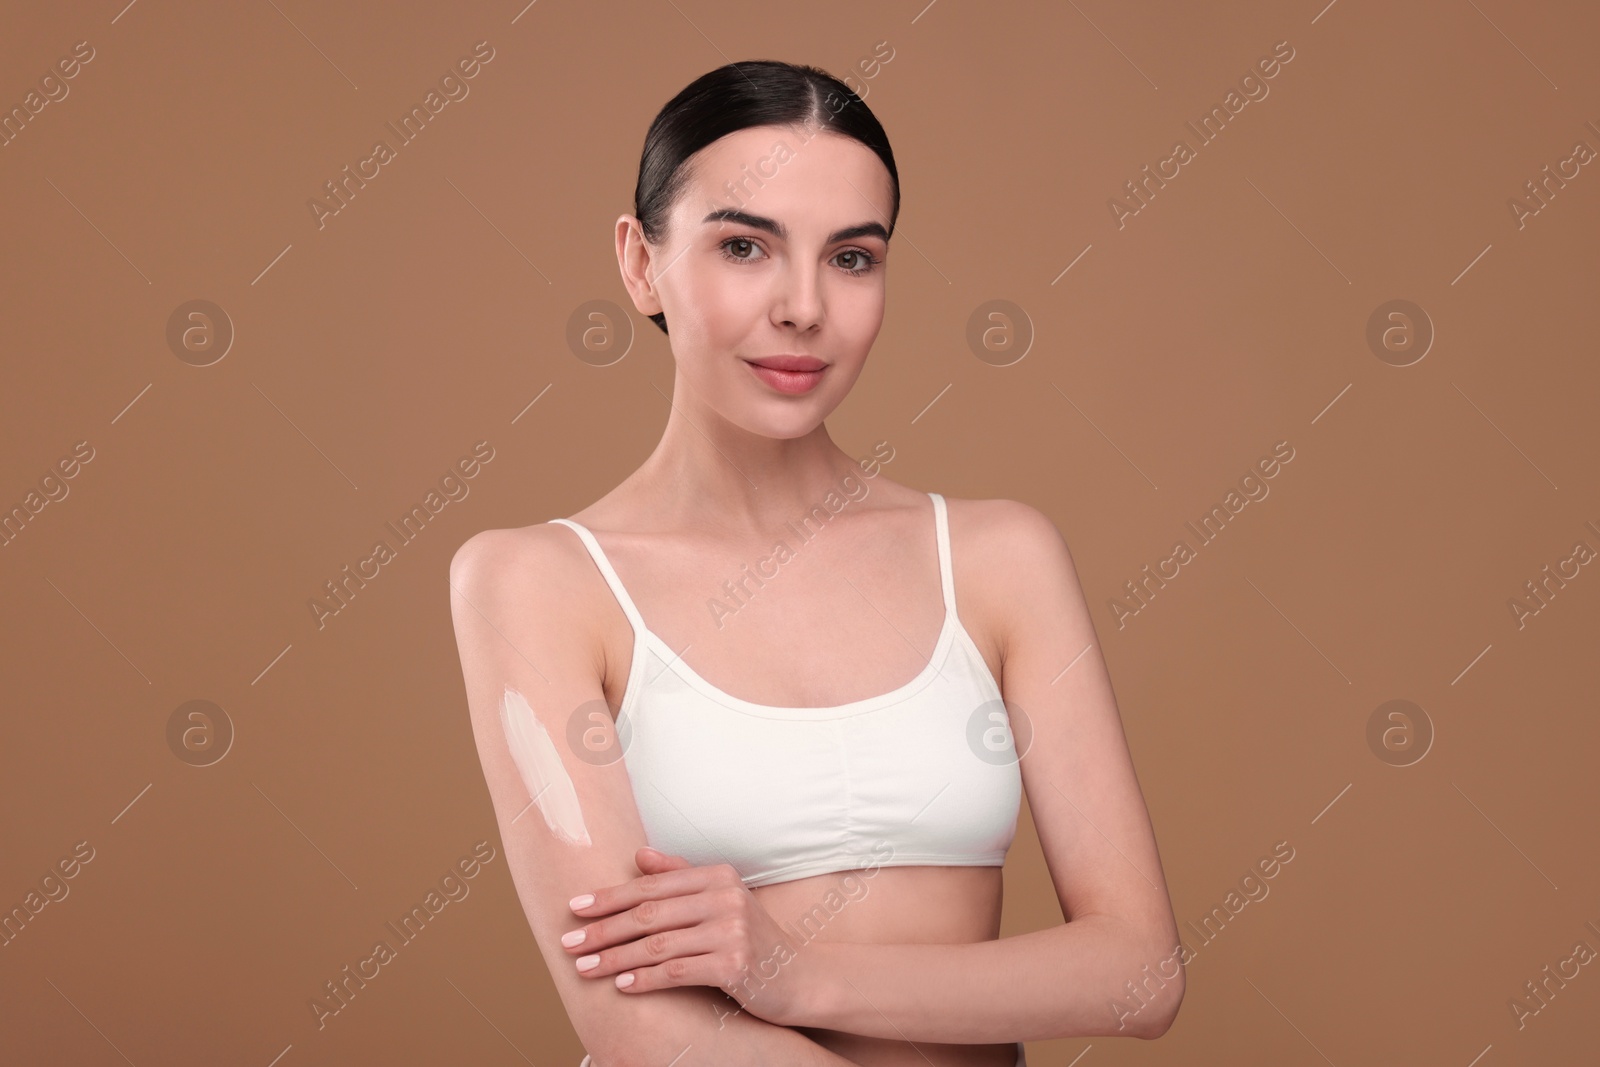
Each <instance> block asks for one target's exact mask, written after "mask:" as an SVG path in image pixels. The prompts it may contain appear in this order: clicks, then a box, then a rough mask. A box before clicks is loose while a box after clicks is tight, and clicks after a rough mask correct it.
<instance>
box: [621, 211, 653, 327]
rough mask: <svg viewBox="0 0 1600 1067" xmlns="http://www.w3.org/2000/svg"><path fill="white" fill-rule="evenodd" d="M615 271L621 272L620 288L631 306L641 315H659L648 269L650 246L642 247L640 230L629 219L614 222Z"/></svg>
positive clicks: (631, 218)
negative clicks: (625, 288) (623, 290)
mask: <svg viewBox="0 0 1600 1067" xmlns="http://www.w3.org/2000/svg"><path fill="white" fill-rule="evenodd" d="M616 231H617V232H616V237H617V267H618V269H620V270H621V271H622V284H623V285H625V286H627V289H628V295H629V296H630V297H632V298H633V306H634V308H636V309H637V310H638V312H639V313H640V314H641V315H656V314H659V313H660V312H661V311H662V307H661V299H660V298H659V297H658V296H657V295H656V287H655V284H654V282H652V281H651V277H650V273H649V267H650V259H651V252H650V246H649V245H647V244H646V243H645V240H644V229H643V228H642V227H641V226H640V225H639V220H638V219H637V218H635V217H634V216H632V215H621V216H619V217H618V218H617V227H616Z"/></svg>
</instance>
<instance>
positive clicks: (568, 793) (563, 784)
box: [500, 685, 590, 845]
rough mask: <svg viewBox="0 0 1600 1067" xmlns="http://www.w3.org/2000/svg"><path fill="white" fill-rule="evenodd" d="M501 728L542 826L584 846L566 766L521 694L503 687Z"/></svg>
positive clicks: (575, 795)
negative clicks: (537, 808)
mask: <svg viewBox="0 0 1600 1067" xmlns="http://www.w3.org/2000/svg"><path fill="white" fill-rule="evenodd" d="M500 725H501V726H502V727H503V728H504V729H505V733H506V744H507V745H508V746H509V747H510V749H511V758H512V760H513V761H515V762H516V765H517V770H518V771H520V772H521V773H522V782H523V784H524V785H526V786H527V787H528V795H529V796H530V797H531V798H533V802H534V803H535V804H537V805H538V807H539V813H540V814H541V815H543V816H544V822H545V825H546V826H548V827H550V831H551V832H552V833H553V834H555V835H556V836H557V837H559V838H560V839H561V840H563V841H566V842H568V843H569V844H574V845H587V844H589V843H590V841H589V830H588V827H586V826H584V824H583V809H582V808H580V807H579V806H578V791H577V790H576V789H574V788H573V786H572V777H571V776H570V775H569V774H567V768H566V764H564V763H562V762H561V753H560V752H558V751H557V750H556V746H555V742H554V741H552V740H550V734H549V732H548V731H547V730H545V728H544V724H543V723H541V722H540V721H539V720H538V718H536V717H535V716H534V714H533V709H532V708H530V707H529V706H528V701H527V700H526V699H525V698H524V697H523V695H522V694H521V693H519V692H517V691H516V690H515V689H513V688H511V687H510V686H509V685H508V686H506V692H505V697H504V698H503V699H502V700H501V702H500Z"/></svg>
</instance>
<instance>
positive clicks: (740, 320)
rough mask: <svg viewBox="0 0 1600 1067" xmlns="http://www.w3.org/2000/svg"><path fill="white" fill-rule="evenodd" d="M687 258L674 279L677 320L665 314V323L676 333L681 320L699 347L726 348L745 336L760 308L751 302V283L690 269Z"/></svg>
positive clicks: (719, 272) (704, 268)
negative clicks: (677, 308) (675, 330)
mask: <svg viewBox="0 0 1600 1067" xmlns="http://www.w3.org/2000/svg"><path fill="white" fill-rule="evenodd" d="M694 254H695V253H690V254H689V255H691V256H692V255H694ZM688 258H689V257H688V256H685V257H684V259H685V262H683V263H680V264H679V266H680V267H683V268H684V269H683V271H682V274H681V275H680V276H679V277H678V279H677V287H676V288H677V296H678V300H677V304H678V307H679V312H678V317H677V318H674V317H673V316H672V315H671V313H670V312H669V313H668V316H667V322H668V323H669V324H671V325H672V326H673V327H674V329H676V325H677V322H678V321H679V320H680V319H681V320H683V321H684V324H685V326H686V327H688V329H687V330H686V333H688V334H689V335H690V336H692V337H693V338H694V339H695V341H696V342H697V343H698V344H701V345H708V346H716V345H726V344H730V343H732V342H735V341H738V340H739V339H741V338H743V337H745V336H747V335H748V334H749V332H750V328H751V324H752V323H755V322H757V321H758V320H759V319H760V310H761V307H762V304H761V301H759V300H757V299H753V297H754V293H753V292H752V285H751V283H750V282H748V281H745V280H743V279H741V278H739V277H738V276H737V274H735V273H734V272H733V271H730V270H718V269H716V268H715V266H713V265H710V264H706V265H701V264H695V265H694V266H692V267H691V266H690V265H689V264H688V263H687V260H688ZM674 269H677V268H674Z"/></svg>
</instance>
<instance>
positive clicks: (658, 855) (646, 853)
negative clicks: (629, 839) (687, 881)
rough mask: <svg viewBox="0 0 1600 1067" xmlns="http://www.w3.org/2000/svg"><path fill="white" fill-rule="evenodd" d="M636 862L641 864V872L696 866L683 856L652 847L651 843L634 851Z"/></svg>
mask: <svg viewBox="0 0 1600 1067" xmlns="http://www.w3.org/2000/svg"><path fill="white" fill-rule="evenodd" d="M634 862H635V863H637V864H638V865H639V873H641V874H655V873H658V872H660V871H681V870H683V869H684V868H685V867H693V866H694V864H692V863H690V862H689V861H688V860H686V859H684V858H683V857H682V856H674V855H671V854H670V853H666V852H662V851H661V850H660V849H656V848H651V847H650V846H649V845H646V846H645V847H643V848H641V849H639V850H638V851H637V852H635V853H634Z"/></svg>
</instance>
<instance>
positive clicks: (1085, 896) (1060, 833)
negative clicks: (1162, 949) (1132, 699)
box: [986, 500, 1177, 947]
mask: <svg viewBox="0 0 1600 1067" xmlns="http://www.w3.org/2000/svg"><path fill="white" fill-rule="evenodd" d="M990 506H991V507H993V508H995V511H994V512H993V514H992V515H991V518H992V520H993V521H991V522H990V523H989V524H988V525H987V529H988V533H987V535H986V536H987V538H988V539H989V551H988V552H987V553H986V555H987V556H989V557H990V562H989V563H988V564H987V565H986V570H987V571H988V572H989V573H990V574H992V575H994V580H993V581H992V583H990V584H989V586H988V589H989V591H990V592H989V593H987V594H986V595H989V596H994V597H998V598H999V600H998V601H997V607H996V609H995V614H996V617H997V618H998V619H1000V620H1003V621H1002V624H1001V632H1000V643H1001V650H1002V651H1001V656H1002V663H1003V670H1002V678H1003V683H1002V692H1003V695H1004V697H1005V700H1006V703H1007V705H1008V706H1009V707H1011V708H1012V713H1013V715H1015V714H1016V709H1019V708H1020V710H1021V713H1022V716H1025V717H1026V720H1027V724H1028V727H1031V735H1032V736H1031V739H1028V738H1027V730H1025V729H1024V728H1023V727H1021V726H1018V725H1016V724H1014V727H1013V728H1014V730H1015V732H1016V734H1017V736H1018V740H1019V741H1022V740H1029V747H1028V748H1027V749H1026V750H1025V753H1024V755H1023V757H1022V761H1021V771H1022V779H1023V785H1024V787H1025V789H1026V790H1027V794H1028V807H1029V810H1030V811H1031V812H1032V814H1033V820H1034V824H1035V826H1036V828H1037V830H1038V833H1039V842H1040V845H1041V847H1042V848H1043V850H1044V856H1045V862H1046V863H1047V865H1048V866H1049V869H1050V877H1051V881H1052V882H1053V883H1054V885H1055V889H1056V895H1057V897H1058V898H1059V899H1060V901H1061V907H1062V911H1063V912H1064V913H1065V915H1066V917H1067V919H1068V920H1071V919H1073V918H1075V917H1078V916H1082V915H1087V914H1096V915H1107V916H1112V917H1115V918H1118V919H1121V920H1123V921H1124V922H1126V923H1128V924H1130V926H1132V927H1133V928H1135V929H1137V930H1139V931H1141V933H1143V934H1144V935H1145V936H1147V937H1148V938H1149V939H1150V943H1151V944H1152V945H1159V944H1161V943H1164V942H1167V941H1171V942H1173V943H1175V942H1176V938H1177V924H1176V923H1175V922H1174V920H1173V915H1172V903H1171V900H1170V898H1169V896H1168V892H1167V886H1166V879H1165V877H1164V876H1163V874H1162V871H1161V859H1160V856H1159V855H1158V853H1157V850H1156V841H1155V833H1154V830H1153V829H1152V827H1151V825H1150V815H1149V812H1148V810H1147V809H1146V807H1145V802H1144V796H1143V794H1142V793H1141V792H1140V790H1139V781H1138V778H1137V776H1136V775H1135V772H1134V767H1133V760H1132V757H1131V756H1130V755H1129V752H1128V743H1127V739H1126V737H1125V736H1124V734H1123V730H1122V720H1121V717H1120V715H1119V713H1118V711H1117V702H1116V697H1115V696H1114V694H1113V693H1112V689H1111V677H1110V674H1109V673H1108V672H1107V670H1106V663H1105V658H1104V657H1103V656H1102V655H1101V652H1100V645H1099V641H1098V639H1097V637H1096V634H1095V629H1094V624H1093V622H1092V620H1091V619H1090V616H1089V608H1088V604H1087V602H1086V601H1085V598H1084V594H1083V590H1082V587H1081V586H1080V584H1079V581H1078V574H1077V570H1076V568H1075V566H1074V565H1073V560H1072V554H1071V552H1070V551H1069V550H1068V548H1067V544H1066V541H1065V539H1064V538H1063V537H1062V536H1061V533H1060V531H1058V530H1057V529H1056V527H1055V524H1054V523H1052V522H1051V521H1050V520H1049V518H1048V517H1046V516H1045V515H1043V514H1042V513H1040V512H1039V511H1038V510H1036V509H1034V508H1032V507H1029V506H1028V505H1026V504H1021V503H1017V502H1015V501H1010V500H997V501H992V502H990ZM1168 947H1170V945H1169V946H1168Z"/></svg>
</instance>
